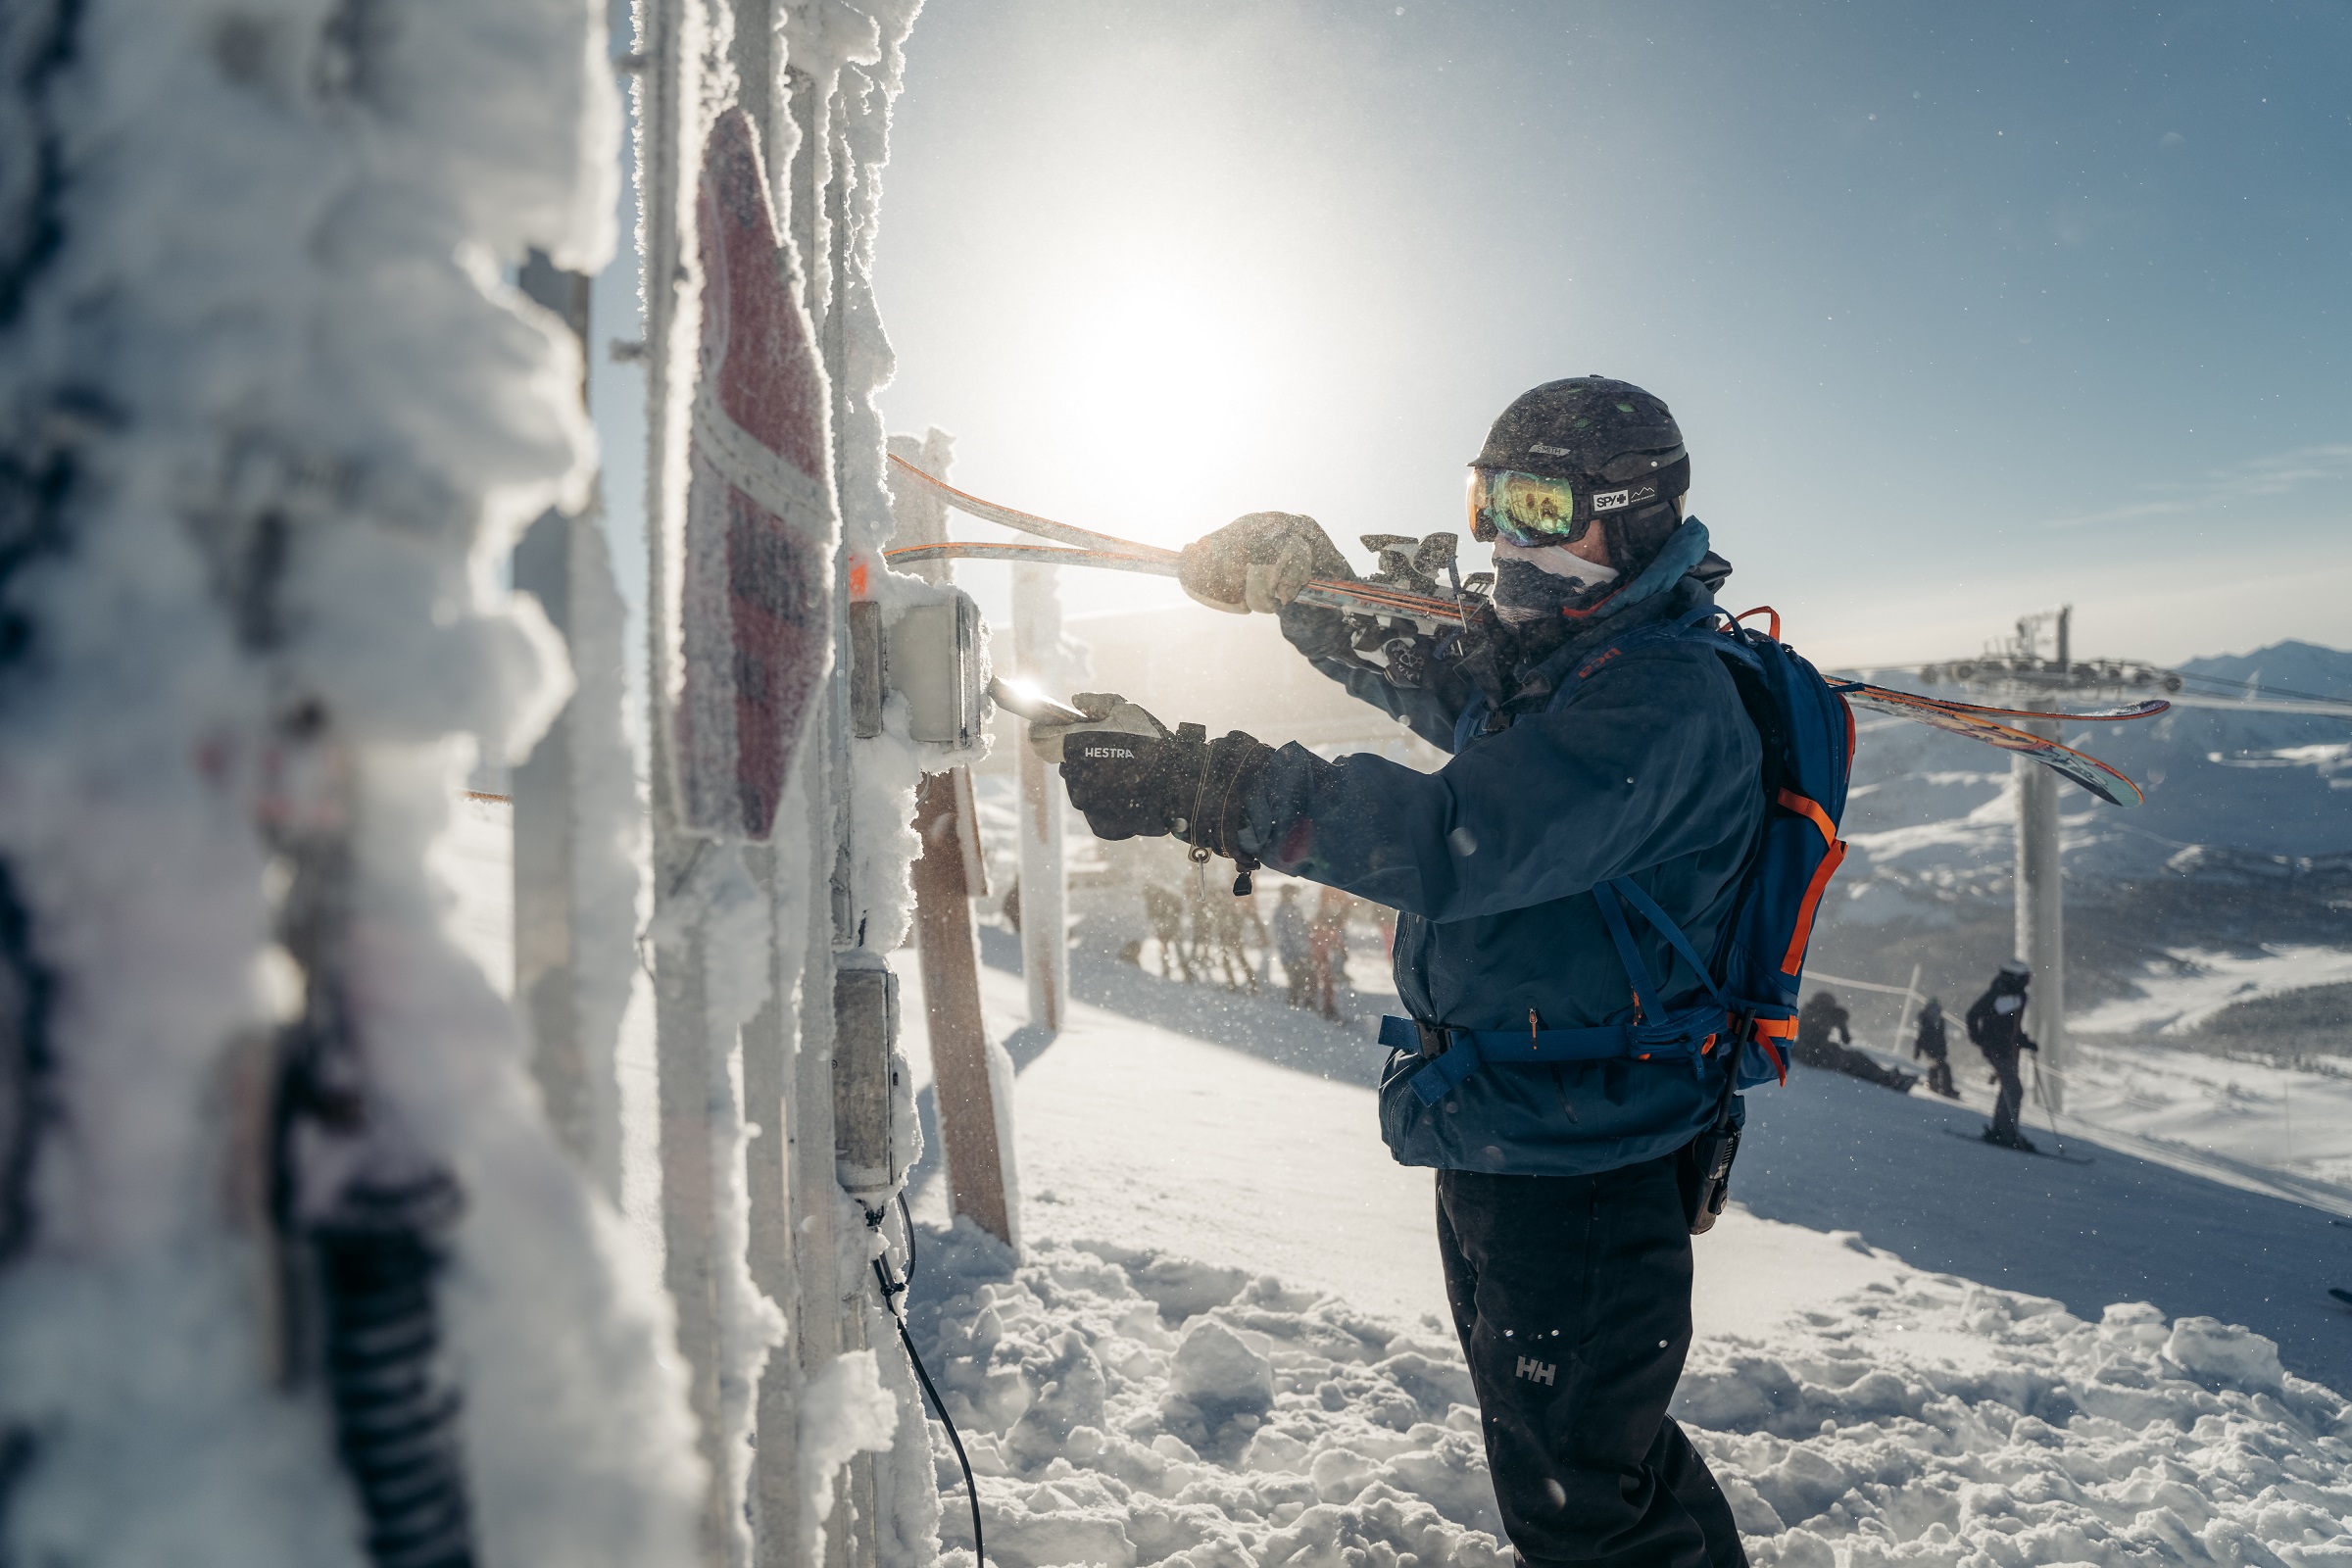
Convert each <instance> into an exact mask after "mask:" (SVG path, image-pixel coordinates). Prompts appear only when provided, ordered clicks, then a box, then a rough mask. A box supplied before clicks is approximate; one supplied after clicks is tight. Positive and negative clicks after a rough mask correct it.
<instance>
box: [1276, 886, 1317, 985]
mask: <svg viewBox="0 0 2352 1568" xmlns="http://www.w3.org/2000/svg"><path fill="white" fill-rule="evenodd" d="M1274 952H1275V956H1278V957H1280V958H1281V959H1282V984H1283V1000H1284V1001H1285V1002H1288V1003H1289V1004H1290V1005H1292V1006H1294V1007H1311V1006H1313V1005H1315V970H1314V956H1315V945H1314V939H1313V937H1312V936H1311V935H1309V933H1308V931H1307V929H1306V911H1305V910H1303V909H1301V908H1299V884H1298V883H1296V882H1286V883H1284V884H1283V886H1282V892H1281V894H1280V895H1279V896H1278V897H1277V899H1276V900H1275V904H1274Z"/></svg>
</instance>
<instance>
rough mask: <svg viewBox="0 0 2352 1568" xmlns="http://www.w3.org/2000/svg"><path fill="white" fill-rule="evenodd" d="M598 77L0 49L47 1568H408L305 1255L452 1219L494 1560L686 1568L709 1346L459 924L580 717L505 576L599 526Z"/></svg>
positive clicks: (6, 493)
mask: <svg viewBox="0 0 2352 1568" xmlns="http://www.w3.org/2000/svg"><path fill="white" fill-rule="evenodd" d="M606 47H607V44H606V39H605V36H604V29H603V26H602V24H601V21H600V19H599V17H598V8H597V7H596V6H594V5H592V4H591V3H589V0H501V3H500V4H498V5H496V6H485V5H480V4H463V3H456V0H439V3H418V4H412V5H406V6H402V7H399V8H388V7H377V6H361V5H352V4H338V3H328V0H235V3H233V4H230V3H222V0H79V3H73V0H24V3H20V4H15V5H11V6H8V7H5V8H0V83H4V85H0V1471H4V1472H5V1473H6V1474H7V1476H8V1478H9V1479H8V1483H7V1485H6V1486H5V1488H0V1558H6V1559H9V1560H16V1561H26V1562H46V1561H59V1562H67V1561H70V1562H82V1563H93V1564H95V1563H118V1562H145V1561H157V1562H161V1561H167V1560H168V1561H172V1562H175V1563H201V1562H221V1563H235V1564H239V1565H248V1568H250V1565H260V1564H270V1563H286V1564H290V1565H291V1564H305V1565H317V1564H332V1563H351V1562H356V1561H359V1560H361V1559H362V1555H363V1544H362V1536H363V1528H364V1527H363V1522H362V1510H361V1508H360V1506H359V1503H358V1501H357V1500H356V1499H357V1497H358V1493H357V1492H355V1489H354V1487H353V1485H352V1483H351V1481H350V1479H349V1478H348V1477H347V1476H346V1475H345V1474H344V1473H343V1471H342V1469H341V1467H340V1466H339V1465H338V1461H337V1457H336V1448H335V1436H334V1414H333V1403H332V1399H331V1397H330V1394H331V1392H332V1391H331V1388H330V1380H329V1379H327V1378H326V1377H325V1375H324V1372H323V1369H322V1366H321V1364H320V1359H319V1348H318V1331H319V1318H320V1317H321V1315H323V1316H324V1317H325V1318H326V1319H327V1320H328V1328H329V1331H330V1332H331V1331H332V1329H333V1319H334V1312H335V1310H336V1307H335V1305H334V1292H333V1290H332V1289H328V1288H322V1287H321V1286H320V1285H319V1274H318V1271H317V1270H316V1269H314V1268H313V1266H312V1265H313V1263H314V1262H315V1259H314V1258H313V1256H312V1252H311V1250H310V1249H311V1245H312V1236H313V1231H312V1230H311V1229H310V1227H315V1226H317V1225H319V1224H322V1223H325V1222H326V1221H328V1220H335V1221H337V1222H338V1223H347V1224H348V1223H350V1222H352V1215H351V1212H350V1209H349V1204H350V1201H351V1195H352V1194H353V1193H354V1192H357V1191H361V1190H363V1189H365V1190H367V1191H371V1192H383V1191H390V1190H394V1189H400V1190H404V1191H420V1190H424V1189H426V1188H428V1187H431V1188H432V1189H433V1190H435V1191H439V1192H443V1193H447V1192H450V1191H452V1190H454V1192H455V1194H456V1195H457V1198H458V1201H459V1204H460V1206H459V1207H457V1209H456V1210H455V1216H454V1218H446V1217H445V1219H444V1220H443V1221H442V1222H440V1228H438V1229H436V1228H433V1227H432V1226H429V1225H426V1224H425V1222H424V1221H422V1220H420V1219H416V1220H415V1222H414V1224H412V1223H411V1219H414V1218H415V1217H414V1216H411V1218H410V1219H404V1220H403V1221H402V1222H401V1226H405V1227H407V1228H406V1229H402V1228H400V1227H394V1228H393V1229H394V1232H396V1233H397V1234H395V1236H394V1239H395V1240H400V1241H408V1242H415V1243H416V1244H417V1247H418V1248H421V1249H423V1250H426V1251H430V1250H434V1249H439V1250H442V1251H443V1252H444V1253H445V1257H444V1260H443V1262H442V1264H441V1266H440V1267H439V1269H438V1271H437V1272H432V1271H420V1272H421V1273H425V1274H429V1279H430V1285H429V1297H428V1298H427V1299H429V1300H430V1302H431V1303H432V1304H431V1306H430V1307H429V1308H427V1309H426V1321H428V1322H437V1325H438V1332H439V1334H440V1336H441V1344H442V1346H443V1354H442V1355H441V1357H440V1363H439V1367H438V1370H437V1374H436V1375H437V1376H438V1377H439V1378H440V1379H441V1380H442V1381H444V1382H446V1383H448V1384H450V1385H453V1386H454V1387H455V1389H456V1390H457V1392H458V1393H459V1394H460V1396H461V1397H462V1399H463V1407H462V1413H461V1414H460V1416H459V1418H458V1422H457V1424H456V1426H455V1428H454V1431H453V1433H452V1442H453V1444H454V1448H453V1452H454V1454H455V1457H456V1463H457V1467H458V1471H459V1484H458V1487H457V1491H458V1493H459V1494H460V1495H461V1496H462V1500H463V1503H464V1507H465V1518H466V1519H467V1520H469V1524H468V1525H467V1526H466V1528H467V1529H468V1530H469V1532H470V1534H471V1536H472V1538H473V1541H474V1545H475V1548H476V1552H477V1555H478V1557H479V1559H480V1560H483V1561H485V1562H491V1563H498V1562H565V1563H574V1564H590V1563H611V1564H621V1563H647V1564H651V1563H668V1562H675V1561H679V1560H682V1557H683V1554H684V1552H685V1550H686V1542H687V1540H688V1531H689V1530H690V1528H691V1518H692V1511H691V1510H692V1499H693V1497H694V1495H696V1493H697V1492H698V1491H699V1483H700V1475H699V1469H698V1463H697V1461H696V1460H695V1458H694V1456H693V1452H692V1448H691V1444H690V1441H689V1429H688V1423H687V1419H686V1416H685V1408H684V1402H683V1399H682V1397H681V1390H680V1388H679V1380H678V1377H677V1375H676V1373H675V1372H674V1371H673V1370H672V1369H671V1368H670V1367H669V1365H668V1364H667V1363H666V1362H665V1360H664V1358H663V1353H662V1352H663V1347H664V1342H665V1341H666V1339H667V1336H668V1327H667V1307H666V1304H665V1303H663V1302H662V1300H660V1299H659V1298H658V1296H657V1295H656V1294H655V1293H654V1292H653V1291H652V1289H651V1288H650V1285H649V1284H648V1283H647V1282H643V1281H641V1280H636V1279H632V1278H631V1277H630V1276H629V1275H628V1274H627V1273H626V1272H625V1271H624V1270H622V1269H621V1268H620V1267H618V1266H617V1264H616V1259H617V1258H618V1257H619V1256H620V1255H621V1252H622V1244H621V1242H620V1241H619V1239H618V1236H617V1222H616V1220H615V1218H614V1216H613V1213H612V1211H611V1210H610V1208H609V1207H607V1206H606V1205H605V1204H604V1203H603V1202H602V1201H601V1200H599V1199H598V1198H597V1197H596V1196H594V1195H593V1194H592V1193H591V1192H590V1191H589V1189H588V1187H587V1186H586V1184H585V1183H584V1182H583V1181H582V1179H581V1178H580V1177H579V1175H578V1174H576V1173H575V1171H574V1170H573V1169H572V1168H571V1167H570V1166H569V1165H568V1164H567V1163H566V1162H565V1161H564V1159H563V1158H562V1157H561V1156H560V1155H559V1154H558V1152H556V1150H555V1149H554V1148H553V1147H552V1145H551V1144H550V1142H549V1140H548V1138H547V1136H546V1134H545V1132H544V1130H543V1128H542V1126H541V1124H540V1120H539V1114H538V1107H537V1104H536V1101H535V1097H534V1094H533V1091H532V1089H531V1087H530V1085H529V1082H528V1079H527V1077H526V1075H525V1073H524V1071H523V1067H522V1058H521V1043H520V1040H519V1037H518V1034H517V1031H516V1027H515V1021H514V1019H513V1016H512V1015H511V1013H510V1012H509V1010H508V1009H507V1007H506V1006H505V1005H504V1004H503V1003H502V1002H501V1001H500V1000H499V999H498V998H497V997H496V996H495V995H494V994H493V992H492V991H491V989H490V987H489V985H488V983H487V982H486V981H485V980H484V978H483V977H482V976H481V974H480V973H479V972H478V971H476V970H475V969H474V968H473V967H472V966H471V965H470V964H469V963H467V962H466V960H465V959H464V958H463V957H462V956H460V955H459V954H458V953H457V952H456V951H455V950H454V949H453V948H452V946H451V945H450V943H449V941H448V940H447V938H446V937H445V935H444V933H443V930H442V921H443V914H444V907H445V904H446V896H445V894H444V893H443V891H442V890H441V889H439V888H437V887H435V886H434V885H432V884H431V882H430V881H429V880H428V878H427V876H426V874H425V872H424V870H423V865H424V850H425V847H426V845H427V844H428V843H429V842H430V841H431V839H432V838H433V837H434V835H435V834H436V833H438V832H439V831H440V830H441V827H442V825H443V820H444V816H445V813H446V811H447V803H448V802H449V800H450V799H451V796H452V794H453V792H454V790H455V788H456V785H457V783H458V781H459V780H460V779H461V778H462V777H463V776H464V772H465V769H466V766H467V765H468V763H469V762H470V760H471V758H472V756H473V754H474V751H475V746H476V743H478V744H479V745H480V746H482V747H484V748H487V750H488V751H489V752H490V753H491V754H492V755H493V757H494V758H495V759H497V760H505V759H507V758H509V757H511V756H512V755H513V754H514V753H515V750H516V748H517V747H518V746H519V745H520V744H523V743H527V741H528V740H529V738H530V737H531V735H532V734H533V733H534V732H535V730H536V728H537V727H538V726H539V725H541V724H543V723H544V722H545V720H546V717H547V715H548V714H549V712H550V711H552V708H553V706H554V704H555V703H556V702H557V701H559V700H560V699H561V697H562V695H563V693H564V690H565V685H566V681H567V675H566V672H565V671H564V664H563V657H562V653H561V650H560V648H559V647H558V646H557V644H556V643H555V641H554V639H553V638H552V636H551V635H550V634H549V632H548V630H547V628H546V626H545V624H544V621H543V620H541V619H540V618H539V617H538V616H537V615H536V614H535V613H534V612H533V611H532V610H531V609H530V607H528V606H527V605H526V604H518V603H514V602H510V601H509V600H508V598H507V596H506V595H505V594H504V592H503V591H502V590H501V589H500V588H499V587H498V584H497V572H496V564H497V563H498V561H499V560H500V559H501V557H502V556H503V555H504V553H505V551H506V550H507V549H508V548H509V546H510V545H511V544H512V542H513V540H514V537H515V531H516V530H517V528H518V527H519V526H520V525H521V524H522V523H523V522H525V521H527V520H528V519H529V518H530V517H531V516H532V515H535V514H536V513H537V512H538V511H539V510H540V509H541V508H542V507H544V506H546V505H548V504H550V503H564V504H573V505H576V504H577V503H578V502H579V501H580V500H581V499H582V498H583V496H582V492H583V488H584V486H585V483H586V480H587V477H588V473H589V470H590V440H589V436H588V432H587V428H586V425H585V422H584V419H583V417H582V415H581V412H580V409H579V405H578V399H577V395H576V391H575V388H576V386H577V381H578V365H577V360H576V352H575V350H574V349H573V347H572V346H571V344H570V343H569V342H568V341H567V339H566V338H565V336H564V333H563V332H562V330H561V329H560V327H559V326H558V325H557V324H556V323H555V322H554V321H553V320H552V319H548V318H546V317H545V316H544V315H543V314H542V313H539V312H537V311H536V310H534V309H532V308H529V307H527V306H525V305H524V304H523V303H522V302H521V301H520V300H519V298H518V297H517V296H516V295H515V293H514V291H513V290H512V289H510V288H509V287H508V286H507V285H506V283H505V282H504V281H503V280H502V279H503V276H504V273H505V270H506V269H508V268H510V267H512V266H513V265H514V264H515V263H517V262H519V261H520V260H521V258H522V256H523V253H524V251H525V250H526V248H528V247H531V246H537V247H540V248H542V249H545V250H546V251H548V252H549V253H550V254H551V255H552V256H553V257H554V258H555V259H556V261H557V262H558V263H559V264H562V265H565V266H570V267H575V268H583V269H590V270H592V269H593V268H594V267H595V266H596V265H598V264H599V263H600V262H601V261H602V259H603V258H604V256H605V255H606V253H607V252H608V251H609V248H610V245H611V241H612V236H611V234H610V233H609V232H608V231H607V230H608V228H609V214H610V213H611V211H612V188H611V177H612V176H611V167H612V166H611V155H610V149H611V145H612V138H613V135H614V133H615V120H614V103H613V96H612V93H611V89H610V87H609V85H608V76H607V73H606V69H605V66H604V55H605V51H606ZM469 737H470V739H469ZM289 897H292V898H294V899H296V900H297V905H296V907H293V908H292V909H290V910H289V909H287V908H284V907H281V901H282V900H284V899H286V898H289ZM273 937H274V938H275V939H276V940H273ZM306 964H307V965H308V968H307V972H306V968H305V965H306ZM289 1052H293V1053H296V1054H300V1055H301V1057H302V1060H303V1061H304V1063H305V1064H306V1066H305V1071H306V1072H307V1073H308V1077H306V1078H305V1079H304V1083H305V1085H306V1094H307V1095H308V1096H309V1098H308V1099H306V1100H305V1101H304V1102H303V1104H302V1106H301V1107H300V1109H299V1113H298V1114H296V1115H295V1117H294V1123H293V1130H294V1135H289V1136H280V1135H279V1129H278V1127H277V1125H276V1124H275V1123H274V1122H273V1116H272V1100H273V1094H274V1092H275V1091H276V1089H277V1087H278V1086H279V1085H280V1084H281V1082H283V1081H285V1080H284V1079H283V1078H282V1077H281V1073H280V1071H279V1068H280V1066H281V1065H282V1062H283V1059H284V1058H285V1057H286V1055H287V1054H288V1053H289ZM404 1183H405V1184H407V1185H406V1187H405V1188H403V1187H402V1185H401V1184H404ZM369 1184H373V1185H372V1186H370V1185H369ZM435 1184H438V1185H437V1186H435ZM385 1234H387V1233H385V1232H379V1233H377V1240H378V1241H381V1240H382V1239H383V1236H384V1235H385ZM322 1296H323V1297H324V1298H325V1299H326V1304H325V1306H324V1307H323V1308H322V1307H321V1304H320V1301H321V1297H322ZM306 1329H308V1330H309V1331H310V1332H307V1333H306V1332H304V1331H305V1330H306ZM378 1500H379V1502H380V1500H381V1499H380V1497H379V1499H378ZM374 1523H375V1525H376V1527H378V1528H379V1529H380V1528H382V1527H383V1518H382V1515H381V1510H380V1508H379V1510H378V1513H377V1515H376V1517H375V1520H374Z"/></svg>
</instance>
